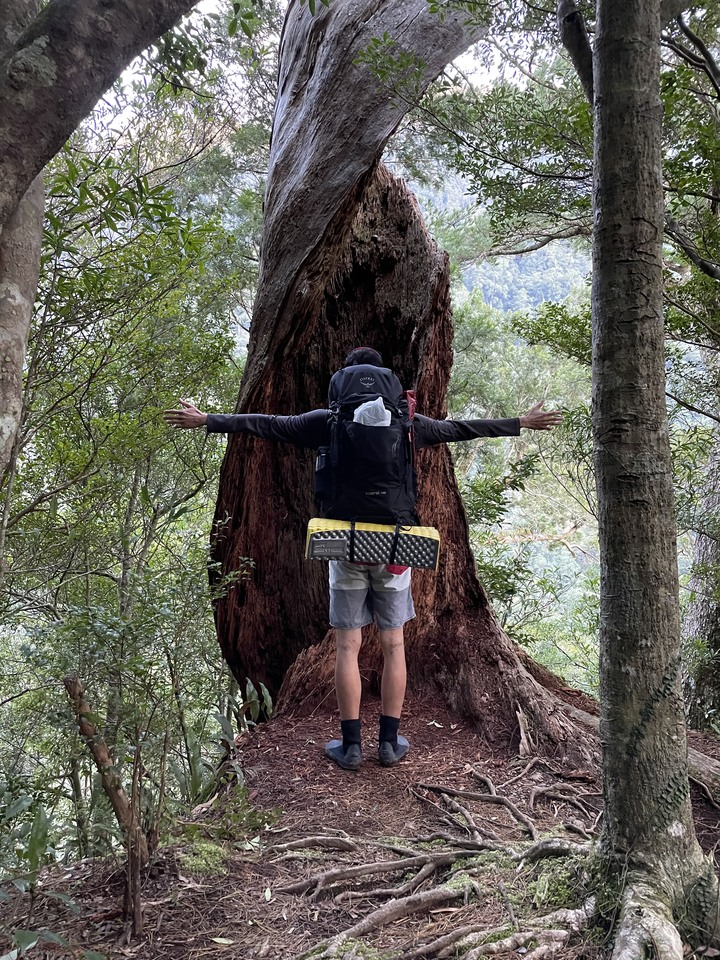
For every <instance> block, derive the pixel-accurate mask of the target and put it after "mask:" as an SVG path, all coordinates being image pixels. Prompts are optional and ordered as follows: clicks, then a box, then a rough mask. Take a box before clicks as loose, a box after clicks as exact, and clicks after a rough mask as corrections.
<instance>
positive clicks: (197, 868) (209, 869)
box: [178, 840, 227, 877]
mask: <svg viewBox="0 0 720 960" xmlns="http://www.w3.org/2000/svg"><path fill="white" fill-rule="evenodd" d="M178 859H179V861H180V868H181V870H182V871H183V873H189V874H190V876H191V877H216V876H219V875H220V874H223V873H225V872H226V870H225V861H226V859H227V855H226V853H225V851H224V850H223V848H222V847H221V846H218V845H217V844H216V843H211V842H210V841H209V840H195V841H194V842H193V844H192V846H191V847H189V848H187V849H185V850H183V851H182V852H181V853H180V854H179V857H178Z"/></svg>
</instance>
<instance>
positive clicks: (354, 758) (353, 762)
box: [325, 740, 362, 770]
mask: <svg viewBox="0 0 720 960" xmlns="http://www.w3.org/2000/svg"><path fill="white" fill-rule="evenodd" d="M325 754H326V756H328V757H330V759H331V760H334V761H335V763H336V764H337V765H338V766H339V767H342V768H343V770H359V769H360V764H361V763H362V750H361V749H360V744H359V743H351V744H350V746H349V747H348V748H347V750H343V742H342V740H331V741H330V742H329V743H326V744H325Z"/></svg>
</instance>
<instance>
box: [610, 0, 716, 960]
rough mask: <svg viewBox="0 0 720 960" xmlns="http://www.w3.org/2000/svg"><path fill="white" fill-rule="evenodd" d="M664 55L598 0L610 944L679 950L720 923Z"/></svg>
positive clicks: (629, 12) (646, 28)
mask: <svg viewBox="0 0 720 960" xmlns="http://www.w3.org/2000/svg"><path fill="white" fill-rule="evenodd" d="M659 71H660V0H601V2H600V3H599V5H598V24H597V39H596V44H595V61H594V77H595V194H594V220H595V233H594V246H593V295H592V296H593V428H594V436H595V465H596V476H597V485H598V504H599V515H598V520H599V534H600V550H601V615H600V647H601V654H600V658H601V662H600V668H601V669H600V673H601V712H600V735H601V740H602V742H603V745H604V783H605V820H604V844H605V850H606V853H607V856H608V858H609V859H610V861H611V862H615V863H616V864H617V866H618V869H620V870H622V871H623V876H624V875H625V874H624V871H626V870H627V869H628V867H629V869H630V873H629V877H628V879H627V886H626V888H625V898H624V905H623V913H622V918H621V924H620V930H619V935H618V939H617V943H616V948H615V955H616V956H617V957H622V958H626V957H628V958H632V957H641V956H645V955H647V953H648V952H651V951H652V952H655V953H656V954H657V955H659V956H660V957H671V956H672V957H677V958H678V960H679V957H681V956H682V944H681V943H680V939H679V937H678V934H677V931H676V929H675V927H674V923H673V921H674V920H677V919H679V918H680V917H682V918H683V919H684V921H685V923H686V929H687V930H688V931H689V930H690V928H691V927H692V925H693V924H695V926H696V929H695V934H696V936H699V937H700V938H701V939H702V937H703V936H707V935H708V933H711V931H712V929H713V926H712V924H713V922H714V918H713V917H712V914H713V912H714V911H715V910H716V903H715V894H716V892H717V884H716V881H715V877H714V874H713V871H712V868H711V866H710V863H709V862H708V861H706V860H705V859H704V857H703V856H702V853H701V851H700V848H699V846H698V844H697V841H696V839H695V833H694V828H693V822H692V815H691V808H690V800H689V791H688V780H687V775H688V762H687V743H686V737H685V725H684V711H683V702H682V695H681V684H680V657H679V636H680V624H679V603H678V580H677V552H676V540H675V518H674V505H673V483H672V468H671V460H670V445H669V439H668V425H667V416H666V410H665V376H664V352H663V313H662V290H663V282H662V260H661V245H662V231H663V194H662V169H661V151H660V147H661V122H662V107H661V103H660V87H659ZM689 918H690V922H688V919H689ZM700 931H703V933H700ZM703 942H705V941H703Z"/></svg>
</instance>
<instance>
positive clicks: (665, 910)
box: [613, 878, 684, 960]
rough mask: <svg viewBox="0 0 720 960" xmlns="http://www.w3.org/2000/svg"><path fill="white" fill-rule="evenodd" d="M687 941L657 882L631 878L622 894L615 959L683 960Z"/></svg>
mask: <svg viewBox="0 0 720 960" xmlns="http://www.w3.org/2000/svg"><path fill="white" fill-rule="evenodd" d="M683 955H684V954H683V943H682V939H681V937H680V934H679V933H678V929H677V927H676V926H675V921H674V920H673V917H672V911H671V909H670V906H669V904H668V903H666V902H665V900H664V898H663V897H662V896H660V895H659V891H658V889H657V887H656V886H654V885H653V884H650V883H648V882H647V880H644V879H641V878H631V879H629V880H628V883H627V886H626V887H625V891H624V893H623V897H622V905H621V908H620V920H619V923H618V927H617V934H616V937H615V946H614V948H613V960H642V958H644V957H647V956H653V957H655V958H657V960H682V958H683Z"/></svg>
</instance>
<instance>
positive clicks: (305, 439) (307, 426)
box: [163, 400, 330, 450]
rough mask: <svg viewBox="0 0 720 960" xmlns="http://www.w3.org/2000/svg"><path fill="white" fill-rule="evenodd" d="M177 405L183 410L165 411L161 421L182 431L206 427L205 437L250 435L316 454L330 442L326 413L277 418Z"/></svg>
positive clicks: (184, 403) (312, 412) (184, 404)
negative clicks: (235, 434) (207, 434)
mask: <svg viewBox="0 0 720 960" xmlns="http://www.w3.org/2000/svg"><path fill="white" fill-rule="evenodd" d="M180 403H181V404H182V406H183V409H182V410H166V411H165V413H164V414H163V417H164V419H165V422H166V423H167V424H169V426H171V427H177V428H179V429H182V430H192V429H193V428H195V427H206V428H207V432H208V433H251V434H253V436H256V437H262V438H263V439H264V440H278V441H280V442H281V443H293V444H295V445H296V446H298V447H311V448H313V449H315V450H317V448H318V447H321V446H323V445H324V444H327V443H328V442H329V439H330V428H329V420H328V417H329V413H328V411H327V410H310V411H309V412H308V413H301V414H299V415H297V416H294V417H278V416H275V415H274V414H265V413H203V412H202V411H201V410H198V409H197V407H195V406H193V404H192V403H189V402H188V401H187V400H181V401H180Z"/></svg>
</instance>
